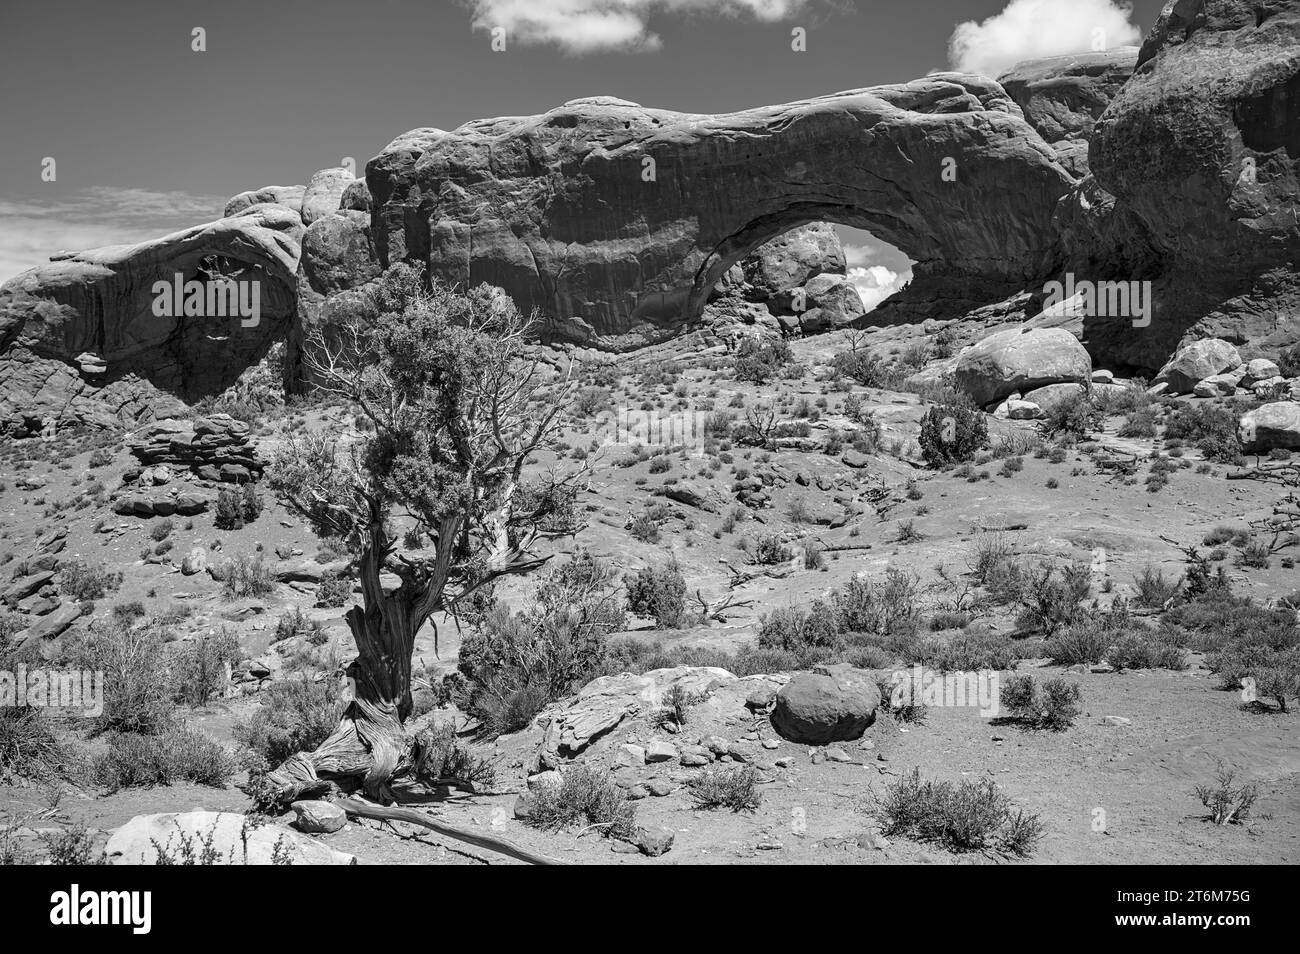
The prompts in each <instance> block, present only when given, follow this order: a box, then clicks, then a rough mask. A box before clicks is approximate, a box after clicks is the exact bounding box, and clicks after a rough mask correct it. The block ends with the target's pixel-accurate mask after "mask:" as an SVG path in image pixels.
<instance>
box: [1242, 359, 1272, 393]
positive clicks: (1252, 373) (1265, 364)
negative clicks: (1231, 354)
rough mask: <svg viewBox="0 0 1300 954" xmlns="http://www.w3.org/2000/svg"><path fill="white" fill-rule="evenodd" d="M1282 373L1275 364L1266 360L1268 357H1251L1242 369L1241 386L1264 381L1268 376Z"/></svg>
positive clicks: (1246, 386) (1245, 386)
mask: <svg viewBox="0 0 1300 954" xmlns="http://www.w3.org/2000/svg"><path fill="white" fill-rule="evenodd" d="M1281 374H1282V371H1281V369H1280V368H1278V366H1277V364H1276V363H1274V362H1272V361H1270V360H1268V358H1253V359H1251V360H1250V361H1247V362H1246V364H1245V367H1244V368H1243V369H1242V375H1241V386H1242V387H1244V388H1248V387H1250V386H1251V385H1252V384H1254V383H1255V382H1256V381H1266V380H1268V379H1269V378H1276V377H1279V376H1280V375H1281Z"/></svg>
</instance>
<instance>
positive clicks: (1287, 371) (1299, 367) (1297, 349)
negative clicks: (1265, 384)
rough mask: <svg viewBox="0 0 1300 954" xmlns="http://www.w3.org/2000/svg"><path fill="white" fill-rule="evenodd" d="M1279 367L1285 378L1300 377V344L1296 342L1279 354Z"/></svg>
mask: <svg viewBox="0 0 1300 954" xmlns="http://www.w3.org/2000/svg"><path fill="white" fill-rule="evenodd" d="M1277 367H1278V370H1279V371H1281V372H1282V377H1284V378H1300V344H1294V345H1292V346H1291V347H1289V348H1287V349H1286V350H1285V351H1283V352H1282V353H1281V354H1279V355H1278V356H1277Z"/></svg>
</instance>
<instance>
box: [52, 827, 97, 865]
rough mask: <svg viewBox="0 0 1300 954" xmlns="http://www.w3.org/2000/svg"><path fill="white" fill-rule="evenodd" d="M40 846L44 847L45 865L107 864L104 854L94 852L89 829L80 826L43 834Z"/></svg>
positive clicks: (92, 839)
mask: <svg viewBox="0 0 1300 954" xmlns="http://www.w3.org/2000/svg"><path fill="white" fill-rule="evenodd" d="M41 844H42V845H44V846H45V863H46V864H49V865H77V866H85V865H103V864H108V861H107V859H106V858H105V856H104V852H103V851H96V850H95V839H94V836H93V835H91V833H90V829H89V828H87V827H86V826H85V825H82V824H76V825H73V826H71V827H70V828H61V829H59V830H58V831H52V832H43V833H42V834H41Z"/></svg>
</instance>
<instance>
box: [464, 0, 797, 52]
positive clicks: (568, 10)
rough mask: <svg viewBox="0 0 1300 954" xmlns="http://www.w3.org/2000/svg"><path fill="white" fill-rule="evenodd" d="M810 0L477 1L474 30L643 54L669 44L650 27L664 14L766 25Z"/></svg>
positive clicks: (569, 47) (522, 40) (574, 48)
mask: <svg viewBox="0 0 1300 954" xmlns="http://www.w3.org/2000/svg"><path fill="white" fill-rule="evenodd" d="M808 2H809V0H474V2H473V11H474V15H473V21H472V22H473V28H474V29H475V30H485V31H491V30H494V29H497V28H501V27H504V28H505V31H506V45H507V48H509V44H511V43H519V44H523V45H526V46H527V45H536V44H545V43H550V44H554V45H555V46H558V47H560V48H561V49H563V50H565V51H566V52H569V53H575V54H578V55H581V54H584V53H606V52H619V51H621V52H643V51H648V50H657V49H659V47H660V46H662V45H663V41H662V40H661V39H660V38H659V35H658V34H657V33H655V32H654V31H653V30H651V29H650V18H651V17H652V16H659V15H662V14H694V13H706V14H713V15H722V16H734V17H752V18H754V19H756V20H761V21H763V22H766V23H771V22H775V21H778V20H783V19H785V18H787V17H789V16H792V15H794V14H796V13H799V12H800V11H802V10H803V9H804V8H805V7H806V6H807V5H808Z"/></svg>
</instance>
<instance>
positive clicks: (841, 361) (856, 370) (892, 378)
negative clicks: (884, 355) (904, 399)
mask: <svg viewBox="0 0 1300 954" xmlns="http://www.w3.org/2000/svg"><path fill="white" fill-rule="evenodd" d="M831 372H832V373H833V374H834V375H835V377H837V378H848V379H850V380H852V381H856V382H857V383H858V384H861V385H863V386H865V387H869V388H894V387H895V386H896V385H898V384H900V383H901V382H902V379H903V375H902V374H901V373H900V372H899V371H898V370H897V369H895V368H892V367H890V366H889V365H887V364H885V362H884V361H882V360H881V359H880V358H879V357H877V356H876V355H874V354H872V353H871V352H869V351H866V350H860V351H841V352H839V353H838V354H836V355H835V356H834V357H833V358H831Z"/></svg>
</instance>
